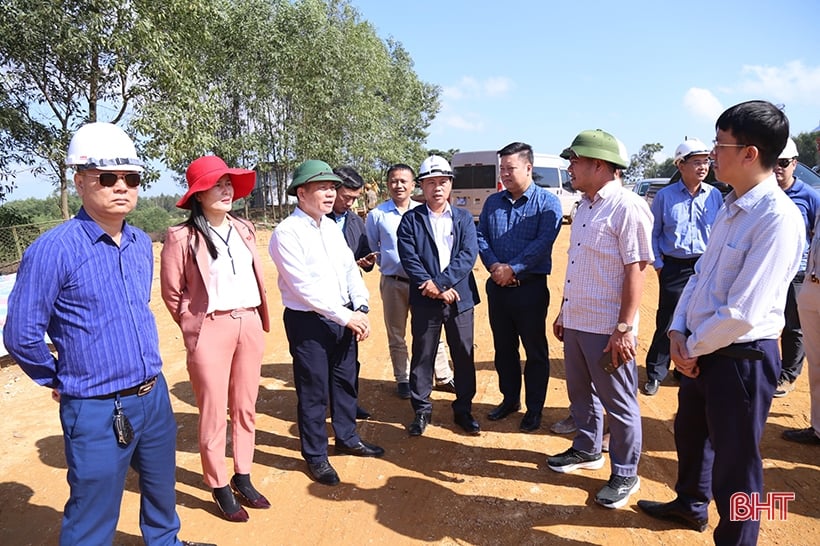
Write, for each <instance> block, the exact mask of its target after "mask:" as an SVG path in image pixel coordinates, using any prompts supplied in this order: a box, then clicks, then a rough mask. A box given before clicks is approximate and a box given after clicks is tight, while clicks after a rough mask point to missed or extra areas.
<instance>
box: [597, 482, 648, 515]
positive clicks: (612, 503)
mask: <svg viewBox="0 0 820 546" xmlns="http://www.w3.org/2000/svg"><path fill="white" fill-rule="evenodd" d="M640 487H641V479H640V478H638V476H616V475H615V474H613V475H612V476H610V477H609V481H608V482H607V484H606V485H605V486H604V487H603V488H602V489H601V490H600V491H598V494H597V495H595V502H597V503H598V504H600V505H601V506H603V507H605V508H613V509H614V508H620V507H621V506H624V505H625V504H626V503H627V502H629V495H631V494H632V493H634V492H635V491H637V490H638V489H640Z"/></svg>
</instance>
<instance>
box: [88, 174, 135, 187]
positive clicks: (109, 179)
mask: <svg viewBox="0 0 820 546" xmlns="http://www.w3.org/2000/svg"><path fill="white" fill-rule="evenodd" d="M88 176H90V177H92V178H97V180H99V182H100V186H102V187H104V188H110V187H111V186H113V185H114V184H116V183H117V180H119V179H120V178H122V179H123V180H125V184H126V185H127V186H128V187H129V188H136V187H137V186H139V185H140V182H141V181H142V178H141V177H140V175H139V173H128V174H116V173H100V174H91V175H88Z"/></svg>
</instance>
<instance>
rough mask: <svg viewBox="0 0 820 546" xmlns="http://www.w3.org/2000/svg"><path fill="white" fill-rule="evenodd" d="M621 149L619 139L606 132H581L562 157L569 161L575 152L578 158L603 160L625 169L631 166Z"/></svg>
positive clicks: (597, 130)
mask: <svg viewBox="0 0 820 546" xmlns="http://www.w3.org/2000/svg"><path fill="white" fill-rule="evenodd" d="M621 148H622V145H621V144H620V143H619V142H618V139H617V138H615V137H614V136H612V135H610V134H609V133H607V132H606V131H602V130H600V129H595V130H594V131H593V130H589V131H581V132H580V133H578V136H576V137H575V140H573V141H572V144H571V145H570V146H569V148H566V149H565V150H564V151H563V152H561V157H563V158H564V159H569V158H570V156H571V155H572V153H573V152H574V153H575V155H577V156H580V157H589V158H592V159H601V160H603V161H608V162H610V163H612V164H613V165H615V166H616V167H620V168H622V169H625V168H626V167H628V166H629V161H628V160H627V159H626V154H625V153H623V152H624V151H625V150H622V149H621Z"/></svg>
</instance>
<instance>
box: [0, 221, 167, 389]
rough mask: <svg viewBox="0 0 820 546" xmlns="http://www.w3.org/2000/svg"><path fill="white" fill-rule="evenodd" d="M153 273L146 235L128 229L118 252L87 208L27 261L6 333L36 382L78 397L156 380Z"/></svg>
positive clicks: (37, 244)
mask: <svg viewBox="0 0 820 546" xmlns="http://www.w3.org/2000/svg"><path fill="white" fill-rule="evenodd" d="M153 270H154V259H153V253H152V249H151V240H150V239H149V238H148V236H147V235H146V234H145V233H144V232H142V231H140V230H139V229H136V228H133V227H131V226H129V225H128V224H126V223H123V229H122V236H121V239H120V244H119V246H117V244H116V243H115V242H114V241H113V239H112V238H111V237H110V236H109V235H108V234H107V233H105V232H104V231H103V230H102V228H100V226H99V225H97V223H96V222H94V220H92V219H91V217H90V216H88V214H87V213H86V212H85V210H84V209H80V211H79V212H78V213H77V216H76V217H75V218H73V219H72V220H69V221H67V222H64V223H63V224H61V225H59V226H57V227H56V228H54V229H52V230H50V231H47V232H46V233H44V234H43V235H41V236H40V237H39V238H38V239H37V240H36V241H34V243H32V245H31V246H30V247H29V248H28V249H27V250H26V252H25V253H24V254H23V260H22V262H21V264H20V269H19V270H18V272H17V279H16V281H15V283H14V288H13V289H12V291H11V294H10V295H9V302H8V317H7V319H6V324H5V326H4V328H3V341H4V343H5V345H6V349H7V350H8V352H9V354H11V356H12V357H14V359H15V360H16V361H17V363H18V364H19V365H20V367H21V368H22V369H23V371H24V372H25V373H26V374H28V375H29V377H31V378H32V379H33V380H34V381H35V382H37V383H38V384H40V385H43V386H45V387H50V388H56V389H57V390H58V391H59V392H60V393H61V394H66V395H68V396H73V397H77V398H88V397H91V396H100V395H105V394H111V393H113V392H117V391H120V390H124V389H128V388H130V387H134V386H135V385H139V384H140V383H142V382H144V381H146V380H147V379H150V378H151V377H154V376H155V375H157V374H159V373H160V368H161V366H162V361H161V360H160V354H159V338H158V335H157V325H156V322H155V320H154V315H153V313H152V312H151V309H150V308H149V305H148V302H149V301H150V299H151V282H152V279H153ZM46 332H47V333H48V336H49V337H50V338H51V341H52V342H53V343H54V347H55V348H56V349H57V357H56V358H55V357H54V356H52V354H51V353H50V352H49V348H48V345H47V344H46V342H45V340H44V336H45V334H46Z"/></svg>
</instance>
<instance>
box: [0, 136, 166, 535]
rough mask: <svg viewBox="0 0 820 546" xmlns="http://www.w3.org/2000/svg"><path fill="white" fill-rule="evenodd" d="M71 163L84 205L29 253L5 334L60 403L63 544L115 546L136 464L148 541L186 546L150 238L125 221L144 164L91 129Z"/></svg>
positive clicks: (122, 139)
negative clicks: (66, 489)
mask: <svg viewBox="0 0 820 546" xmlns="http://www.w3.org/2000/svg"><path fill="white" fill-rule="evenodd" d="M66 163H67V164H68V165H70V166H73V167H74V168H75V170H76V174H75V175H74V184H75V186H76V188H77V193H78V194H79V196H80V198H81V200H82V204H83V206H82V208H81V209H80V211H79V212H78V213H77V215H76V216H75V217H74V218H73V219H71V220H69V221H67V222H65V223H63V224H62V225H60V226H58V227H56V228H54V229H52V230H51V231H48V232H46V233H44V234H43V235H42V236H40V237H39V238H38V239H37V240H36V241H34V243H33V244H32V245H31V246H30V247H29V248H28V250H27V251H26V252H25V254H24V255H23V260H22V262H21V264H20V269H19V271H18V272H17V280H16V282H15V285H14V289H13V290H12V292H11V295H10V296H9V304H8V307H9V310H8V318H7V321H6V325H5V327H4V329H3V341H4V342H5V345H6V349H8V351H9V353H10V354H11V355H12V356H13V357H14V359H15V360H16V361H17V362H18V363H19V364H20V367H21V368H22V369H23V371H24V372H25V373H26V374H28V375H29V376H30V377H31V378H32V379H33V380H34V381H35V382H37V383H38V384H40V385H42V386H44V387H48V388H50V389H53V396H54V398H55V399H58V400H59V402H60V421H61V423H62V426H63V435H64V441H65V455H66V463H67V466H68V483H69V486H70V489H71V492H70V496H69V499H68V502H67V503H66V505H65V509H64V513H63V521H62V528H61V532H60V544H62V545H68V544H111V543H112V541H113V540H114V533H115V531H116V528H117V520H118V519H119V511H120V503H121V500H122V494H123V490H124V486H125V476H126V473H127V472H128V469H129V467H133V468H134V469H135V470H136V471H137V473H138V474H139V487H140V494H141V495H142V500H141V503H140V506H141V509H140V512H141V513H140V528H141V530H142V536H143V538H144V540H145V542H146V544H163V545H164V544H180V540H179V539H178V538H177V532H178V531H179V517H178V516H177V513H176V492H175V481H176V480H175V472H176V460H175V456H176V431H177V427H176V421H175V420H174V413H173V411H172V409H171V402H170V399H169V396H168V387H167V386H166V383H165V379H164V378H163V376H162V373H161V367H162V361H161V360H160V354H159V339H158V336H157V326H156V323H155V321H154V315H153V314H152V313H151V309H150V308H149V305H148V302H149V300H150V299H151V282H152V279H153V266H154V260H153V256H152V250H151V240H150V239H149V238H148V236H147V235H146V234H145V233H143V232H142V231H140V230H138V229H136V228H133V227H131V226H129V225H128V224H127V223H125V221H124V219H125V215H126V214H128V213H129V212H131V210H132V209H133V208H134V207H135V206H136V203H137V193H138V188H139V185H140V173H141V172H142V170H143V168H142V162H141V161H140V160H139V159H137V157H136V150H135V148H134V144H133V142H132V141H131V139H130V138H129V137H128V135H126V134H125V132H123V131H122V129H120V128H118V127H116V126H115V125H112V124H109V123H91V124H87V125H85V126H83V127H81V128H80V129H79V130H78V131H77V133H76V134H75V135H74V137H73V138H72V140H71V143H70V145H69V148H68V157H67V160H66ZM46 333H47V334H48V336H49V337H50V338H51V341H52V342H53V343H54V346H55V348H56V350H57V356H56V357H55V356H53V355H52V354H51V352H50V351H49V347H48V345H47V344H46V343H45V341H44V337H45V334H46ZM112 421H113V423H114V426H113V427H112ZM35 541H37V540H36V539H35Z"/></svg>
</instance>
